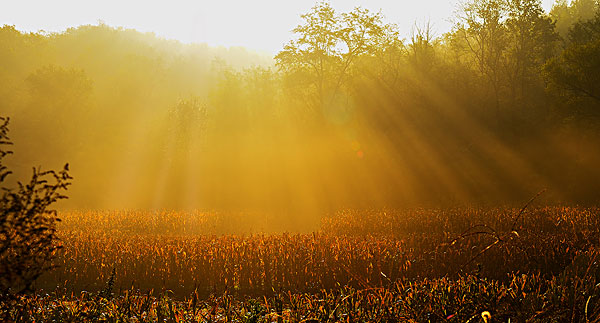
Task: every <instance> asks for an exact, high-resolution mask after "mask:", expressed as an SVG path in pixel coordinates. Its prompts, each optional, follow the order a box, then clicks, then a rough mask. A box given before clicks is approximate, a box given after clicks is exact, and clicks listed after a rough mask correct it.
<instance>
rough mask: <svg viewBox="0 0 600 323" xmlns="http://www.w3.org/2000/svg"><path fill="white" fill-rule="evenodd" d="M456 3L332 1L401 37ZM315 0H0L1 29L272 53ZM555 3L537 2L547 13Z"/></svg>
mask: <svg viewBox="0 0 600 323" xmlns="http://www.w3.org/2000/svg"><path fill="white" fill-rule="evenodd" d="M458 1H459V0H416V1H415V0H368V1H366V0H362V1H359V0H331V1H330V3H331V5H332V6H333V7H334V8H335V9H336V10H337V11H338V12H343V11H349V10H352V9H353V8H354V7H357V6H360V7H363V8H367V9H369V10H371V11H379V10H381V11H382V13H383V14H384V15H385V17H386V22H390V23H395V24H397V25H398V26H399V27H400V30H401V31H402V34H403V36H405V37H406V36H408V35H409V34H410V31H411V28H412V27H413V26H414V25H415V23H416V24H420V25H423V24H424V23H426V22H427V21H430V22H431V24H432V26H433V30H434V32H435V34H436V35H441V34H443V33H444V32H446V31H449V30H450V27H451V22H450V21H449V19H450V17H451V16H452V14H453V12H454V11H455V9H456V6H457V3H458ZM315 2H316V1H315V0H170V1H166V0H162V1H157V0H54V1H48V0H18V1H10V0H0V25H14V26H15V27H16V28H17V29H18V30H21V31H27V32H30V31H32V32H37V31H40V30H44V31H46V32H60V31H64V30H65V29H67V28H69V27H77V26H80V25H87V24H93V25H95V24H98V23H99V22H103V23H105V24H107V25H110V26H114V27H125V28H133V29H136V30H139V31H142V32H154V33H155V34H157V35H158V36H161V37H164V38H168V39H177V40H179V41H182V42H185V43H193V42H198V43H208V44H209V45H212V46H226V47H229V46H243V47H246V48H248V49H252V50H256V51H259V52H264V53H266V54H276V53H277V52H278V51H279V50H281V49H282V48H283V45H284V44H285V43H287V42H288V40H290V39H291V38H292V34H291V30H292V29H293V28H294V27H296V26H297V25H298V24H300V23H301V22H302V20H301V18H300V14H302V13H305V12H308V11H309V10H310V8H311V7H312V6H314V4H315ZM553 2H554V0H542V3H543V7H544V9H545V10H546V11H548V10H550V8H551V7H552V3H553Z"/></svg>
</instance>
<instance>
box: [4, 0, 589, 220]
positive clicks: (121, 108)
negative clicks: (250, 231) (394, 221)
mask: <svg viewBox="0 0 600 323" xmlns="http://www.w3.org/2000/svg"><path fill="white" fill-rule="evenodd" d="M356 5H360V3H355V2H337V1H333V2H332V3H331V4H329V3H325V2H322V3H317V4H313V3H312V2H311V3H309V2H305V1H303V2H293V3H290V4H287V3H286V4H285V5H284V4H283V2H272V3H271V2H260V1H259V2H252V5H250V4H247V3H246V2H244V3H239V4H237V5H234V4H232V3H229V2H219V4H216V2H215V3H213V2H205V3H204V2H175V3H174V4H173V5H169V6H168V7H167V5H166V4H164V6H163V5H160V4H159V3H155V2H149V3H148V2H144V4H143V5H142V4H141V3H137V2H127V3H125V4H123V5H122V6H120V5H119V6H117V4H116V3H115V2H110V1H109V2H104V3H103V4H102V5H100V4H95V5H91V6H87V5H86V6H84V5H83V4H80V3H79V2H69V1H62V2H61V1H59V2H54V3H52V5H50V4H46V2H44V3H42V2H40V3H33V2H30V1H29V2H28V1H24V2H15V3H11V4H9V3H3V4H2V5H0V6H1V7H0V23H7V24H15V26H9V25H5V26H4V27H3V28H2V29H0V67H1V68H2V73H1V74H0V85H1V87H0V114H1V115H7V116H9V117H11V123H10V128H11V133H10V134H11V138H12V139H13V141H14V143H15V146H14V152H15V154H14V156H10V158H7V162H8V163H9V166H10V168H11V169H14V170H15V175H16V176H13V177H12V180H13V181H14V180H16V179H17V178H21V179H22V178H26V176H27V175H28V173H29V172H30V167H31V166H32V165H33V166H37V165H43V166H44V167H48V168H57V167H60V166H61V165H62V164H63V163H65V162H69V163H70V165H71V168H72V172H73V175H74V177H75V181H74V185H73V187H72V189H71V190H70V192H69V193H70V194H69V195H70V197H71V198H70V199H69V200H68V201H66V202H65V203H64V204H63V206H64V207H69V208H92V209H96V208H101V209H106V208H108V209H114V208H135V209H163V208H166V209H177V210H179V209H201V210H205V209H210V210H225V211H232V210H233V211H244V212H257V213H264V212H270V213H274V214H282V217H285V216H289V217H290V218H296V219H297V220H298V222H302V221H305V220H306V222H309V223H316V221H315V220H316V219H317V218H318V217H319V216H320V215H322V214H324V213H328V212H332V211H334V210H338V209H344V208H363V209H364V208H382V207H394V208H398V207H400V208H402V207H412V206H449V205H464V204H472V203H487V204H505V203H509V204H510V203H515V202H520V201H523V200H524V199H527V198H528V197H529V196H531V195H532V194H534V193H535V192H538V191H539V190H541V189H543V188H547V189H548V192H549V193H548V194H547V195H546V199H547V200H546V202H547V203H584V204H593V203H596V202H598V200H599V197H600V196H599V194H600V193H599V192H600V184H599V183H600V169H599V168H598V167H597V165H599V164H600V151H599V150H598V149H597V148H598V147H599V143H600V140H599V134H600V132H599V125H600V121H599V111H600V109H599V108H598V105H599V103H598V102H599V99H598V98H599V97H600V94H599V89H598V85H597V84H600V82H599V80H598V75H599V74H600V73H597V72H598V69H599V66H600V65H599V62H598V57H600V55H598V39H600V36H599V34H600V33H599V32H598V30H600V29H599V27H598V25H599V24H600V18H598V15H597V9H598V3H597V2H596V1H594V0H577V1H573V2H572V3H567V2H564V1H562V2H560V3H558V4H557V5H556V6H554V7H552V10H551V11H549V10H548V9H549V8H550V7H551V6H550V4H549V3H548V2H541V1H535V0H511V1H508V2H501V1H498V0H474V1H469V2H465V3H463V4H462V5H454V4H452V3H450V2H435V3H434V2H433V1H429V2H418V4H417V2H411V5H406V4H403V3H402V2H394V4H393V5H392V4H391V2H389V3H387V2H369V3H368V4H364V7H363V8H354V7H355V6H356ZM31 6H38V9H39V10H36V11H35V12H43V13H44V15H37V16H36V14H30V13H31V11H26V10H25V9H26V8H29V7H31ZM46 6H49V7H46ZM380 8H381V9H382V11H381V12H380V13H379V11H378V10H379V9H380ZM369 9H371V10H369ZM134 12H135V14H134ZM427 18H429V19H430V24H429V25H428V24H427V23H423V21H425V20H427ZM97 19H101V20H103V21H104V23H97V22H96V20H97ZM415 21H417V24H416V25H415ZM450 21H453V24H452V25H451V24H450V23H449V22H450ZM86 23H92V24H91V25H89V24H88V25H82V26H78V25H80V24H86ZM113 26H125V27H127V28H136V29H138V30H141V31H144V32H146V31H152V32H155V33H156V35H155V34H152V33H143V32H139V31H136V30H134V29H127V28H121V27H113ZM67 27H69V28H68V29H66V28H67ZM38 29H44V30H47V31H57V32H55V33H48V32H40V33H37V32H32V33H28V32H25V31H31V30H38ZM292 29H293V31H292ZM164 37H166V38H168V39H165V38H164ZM187 42H207V43H208V44H209V45H226V46H230V45H236V46H243V47H212V46H209V45H207V44H205V43H202V44H196V43H194V44H188V43H187ZM256 50H257V51H259V52H257V51H256ZM265 52H266V53H274V54H276V55H274V56H273V57H271V56H269V55H265V54H264V53H265ZM300 215H301V216H300ZM307 219H308V220H307ZM311 219H312V220H311Z"/></svg>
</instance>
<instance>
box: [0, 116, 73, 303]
mask: <svg viewBox="0 0 600 323" xmlns="http://www.w3.org/2000/svg"><path fill="white" fill-rule="evenodd" d="M8 122H9V119H8V118H4V117H0V184H1V183H4V181H5V179H6V177H7V176H8V175H10V174H11V172H10V170H8V168H7V167H6V166H5V165H4V164H3V163H2V161H3V159H4V157H6V156H7V155H9V154H11V153H12V152H11V151H9V150H6V149H4V147H5V146H7V145H11V144H12V143H11V141H10V140H9V137H8ZM68 171H69V168H68V164H67V165H65V167H64V169H63V170H61V171H58V172H56V171H41V170H40V169H39V168H34V169H33V176H32V178H31V180H30V181H29V182H28V183H26V184H22V183H21V182H19V183H18V188H17V189H16V190H15V189H8V188H4V187H3V188H2V190H3V193H2V195H0V303H3V302H5V301H9V300H10V299H11V297H12V296H14V295H16V294H19V293H23V292H27V291H30V290H31V289H32V284H33V282H34V281H35V280H36V279H37V278H38V277H39V276H40V275H41V274H43V273H44V272H46V271H47V270H49V269H50V268H52V263H51V261H52V259H54V257H55V255H56V252H57V251H58V250H59V249H60V248H61V246H60V244H59V242H58V239H57V236H56V223H57V222H58V221H59V219H58V217H57V213H56V211H55V210H51V209H49V207H50V206H51V205H52V204H54V203H55V202H56V201H58V200H60V199H64V198H66V196H65V195H63V194H62V192H63V191H64V190H66V189H67V187H68V186H69V185H70V184H71V179H72V178H71V176H70V175H69V173H68ZM5 305H6V304H5Z"/></svg>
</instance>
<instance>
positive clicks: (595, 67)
mask: <svg viewBox="0 0 600 323" xmlns="http://www.w3.org/2000/svg"><path fill="white" fill-rule="evenodd" d="M544 71H545V73H546V76H547V77H548V80H549V81H550V88H551V89H553V90H555V91H557V93H558V94H559V95H565V96H567V97H568V98H570V99H572V100H576V101H578V100H581V99H586V98H587V99H591V100H593V101H595V102H596V106H597V105H598V103H600V14H598V15H596V18H595V19H593V20H589V21H582V22H579V23H577V24H575V26H573V28H572V29H571V30H570V32H569V45H568V46H567V47H566V48H565V49H564V50H563V52H562V53H561V54H560V55H559V56H558V57H554V58H553V59H551V60H549V61H548V63H547V64H546V66H545V67H544ZM595 113H596V114H598V113H599V112H598V111H596V112H595Z"/></svg>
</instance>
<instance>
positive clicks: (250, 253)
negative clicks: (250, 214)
mask: <svg viewBox="0 0 600 323" xmlns="http://www.w3.org/2000/svg"><path fill="white" fill-rule="evenodd" d="M61 217H62V222H61V224H60V226H59V230H58V231H59V236H60V238H61V241H62V244H63V249H62V251H60V252H59V254H58V256H57V258H56V259H55V265H56V266H57V267H56V268H55V269H53V270H52V271H50V272H48V273H47V274H46V275H44V276H42V277H41V278H40V279H39V280H38V281H37V282H36V288H38V290H42V291H45V292H42V293H37V294H36V295H37V296H30V297H25V298H23V299H22V302H20V305H19V306H20V307H18V308H15V309H13V312H12V315H13V318H17V317H20V319H22V320H26V321H47V320H52V319H53V318H54V319H56V318H59V321H88V320H97V321H111V322H155V321H156V320H157V319H158V321H160V322H162V321H165V320H166V321H169V322H274V321H277V322H309V321H313V322H316V321H319V322H361V321H373V322H401V321H409V322H410V321H412V322H440V321H444V322H445V321H447V322H465V321H470V322H481V321H483V318H482V316H481V313H483V312H485V311H488V312H489V313H491V315H492V317H493V318H494V321H495V322H496V321H499V322H506V321H508V320H509V319H510V321H511V322H549V321H561V322H595V321H598V320H599V319H600V306H599V305H598V297H599V296H600V285H599V284H600V270H599V269H600V268H599V267H598V259H599V258H598V257H599V255H600V250H599V248H598V247H599V242H600V241H599V238H600V229H599V228H600V209H599V208H568V207H530V208H529V209H519V208H508V207H507V208H456V209H412V210H405V211H398V210H371V211H352V210H348V211H344V212H338V213H336V214H333V215H331V216H328V217H325V218H323V219H322V221H321V226H320V230H318V231H316V232H312V233H257V232H252V230H251V229H248V230H247V231H245V232H244V231H240V230H241V229H240V228H242V227H244V226H241V225H240V221H243V219H244V217H243V215H242V214H238V215H225V214H217V213H214V214H209V213H200V212H189V213H184V212H166V211H165V212H141V211H106V212H98V211H94V212H91V211H90V212H67V213H62V214H61ZM247 228H249V226H248V227H247ZM256 230H258V229H256Z"/></svg>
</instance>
